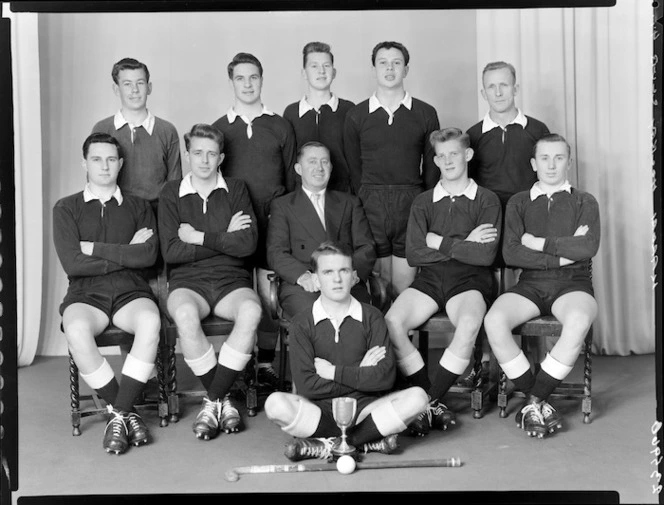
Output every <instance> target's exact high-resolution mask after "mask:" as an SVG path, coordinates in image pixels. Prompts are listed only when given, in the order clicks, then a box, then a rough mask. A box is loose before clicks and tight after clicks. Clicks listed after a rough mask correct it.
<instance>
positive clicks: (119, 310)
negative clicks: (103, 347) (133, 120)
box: [53, 133, 161, 454]
mask: <svg viewBox="0 0 664 505" xmlns="http://www.w3.org/2000/svg"><path fill="white" fill-rule="evenodd" d="M83 167H84V168H85V170H86V172H87V177H88V183H87V184H86V186H85V189H84V190H83V191H79V192H78V193H75V194H73V195H71V196H68V197H65V198H63V199H61V200H59V201H58V202H57V203H56V204H55V207H54V208H53V240H54V242H55V249H56V251H57V253H58V258H60V262H61V263H62V267H63V269H64V270H65V272H66V273H67V276H68V278H69V287H68V289H67V294H66V295H65V298H64V300H63V302H62V305H61V306H60V314H61V315H62V326H63V328H64V332H65V336H66V338H67V345H68V346H69V351H70V352H71V355H72V357H73V358H74V362H75V363H76V365H77V366H78V369H79V371H80V374H81V377H82V378H83V380H84V381H85V382H86V383H87V384H88V385H89V386H90V387H91V388H92V389H94V390H95V391H96V392H97V394H98V395H99V396H100V397H101V398H102V399H103V400H104V401H105V402H106V403H107V409H108V412H109V421H108V424H107V425H106V429H105V430H104V441H103V446H104V449H106V452H113V453H115V454H121V453H123V452H125V451H126V450H127V447H128V446H129V444H130V443H131V444H133V445H136V446H138V445H142V444H145V443H147V442H148V441H149V431H148V428H147V426H146V425H145V423H144V422H143V420H142V419H141V416H139V415H138V414H137V413H136V412H135V410H134V404H135V403H136V401H137V399H138V398H139V397H140V395H141V394H142V392H143V390H144V388H145V384H146V382H147V380H148V379H149V377H150V374H151V373H152V371H153V369H154V365H155V357H156V355H157V345H158V344H159V330H160V328H161V319H160V317H159V309H158V308H157V304H156V303H155V297H154V295H153V293H152V290H151V289H150V286H149V285H148V282H147V281H146V280H145V278H144V277H143V275H142V272H141V270H142V269H145V268H149V267H151V266H152V265H153V264H154V262H155V260H156V259H157V250H158V248H159V240H158V238H157V234H156V233H155V228H156V222H155V216H154V212H153V211H152V209H151V207H150V204H149V203H148V202H147V201H146V200H144V199H142V198H139V197H137V196H132V195H129V194H124V193H123V192H122V191H121V190H120V188H119V187H118V185H117V179H118V174H119V173H120V169H121V168H122V149H121V148H120V143H119V142H118V141H117V140H116V139H115V138H113V137H112V136H111V135H108V134H105V133H93V134H91V135H90V136H88V138H87V139H86V140H85V142H84V143H83ZM110 323H113V324H114V325H115V326H117V327H118V328H120V329H121V330H124V331H126V332H129V333H132V334H133V335H134V342H133V344H132V346H131V350H130V352H129V354H127V357H126V359H125V362H124V365H123V367H122V379H121V381H120V383H119V384H118V381H117V380H116V378H115V375H114V373H113V369H112V368H111V365H110V364H109V363H108V361H107V360H106V358H105V357H104V356H102V355H101V353H100V352H99V349H98V348H97V344H96V342H95V337H96V336H97V335H99V334H100V333H102V332H103V331H104V330H105V329H106V327H107V326H108V325H109V324H110Z"/></svg>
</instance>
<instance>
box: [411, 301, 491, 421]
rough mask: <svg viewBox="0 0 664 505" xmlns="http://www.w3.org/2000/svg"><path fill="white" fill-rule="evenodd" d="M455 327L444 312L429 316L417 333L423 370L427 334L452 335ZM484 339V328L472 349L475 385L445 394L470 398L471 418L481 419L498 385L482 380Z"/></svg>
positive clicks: (425, 362)
mask: <svg viewBox="0 0 664 505" xmlns="http://www.w3.org/2000/svg"><path fill="white" fill-rule="evenodd" d="M455 329H456V328H455V326H454V324H452V321H450V318H449V317H447V315H446V314H445V313H444V312H438V313H436V314H434V315H433V316H431V317H430V318H429V320H428V321H427V322H426V323H424V324H423V325H422V326H420V327H419V328H417V331H418V350H419V352H420V354H421V355H422V359H423V360H424V366H425V369H426V370H427V371H428V363H429V333H454V331H455ZM485 339H486V334H485V332H484V327H482V328H481V329H480V332H479V334H478V335H477V340H476V342H475V347H474V349H473V370H474V371H475V383H474V384H473V386H471V387H467V386H461V385H453V386H452V387H451V388H450V389H449V390H448V391H447V394H457V395H464V396H470V406H471V408H472V409H473V418H475V419H480V418H481V417H483V413H484V408H485V406H486V403H487V402H486V400H487V399H488V398H489V396H491V395H494V394H495V393H496V389H497V386H498V383H497V382H496V380H492V378H491V377H489V380H488V381H485V380H484V379H483V378H482V373H481V372H482V342H483V341H484V340H485Z"/></svg>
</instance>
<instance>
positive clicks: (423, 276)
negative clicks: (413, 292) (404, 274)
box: [410, 259, 494, 310]
mask: <svg viewBox="0 0 664 505" xmlns="http://www.w3.org/2000/svg"><path fill="white" fill-rule="evenodd" d="M493 282H494V278H493V274H492V273H491V270H490V269H489V268H488V267H482V266H475V265H467V264H465V263H461V262H460V261H457V260H453V259H452V260H449V261H444V262H442V263H439V264H438V265H434V266H428V267H422V268H421V269H420V270H419V271H418V272H417V274H416V275H415V280H414V281H413V283H412V284H411V285H410V287H411V288H413V289H417V290H418V291H421V292H422V293H424V294H425V295H428V296H429V297H431V298H432V299H433V300H434V301H435V302H436V304H438V308H439V309H440V310H444V309H445V305H446V304H447V302H448V301H449V300H450V298H452V297H454V296H455V295H458V294H459V293H464V292H466V291H472V290H476V291H479V292H480V294H481V295H482V296H483V297H484V301H485V302H486V304H487V307H488V306H489V304H490V303H491V299H492V296H493Z"/></svg>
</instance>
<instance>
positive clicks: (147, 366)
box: [113, 354, 154, 412]
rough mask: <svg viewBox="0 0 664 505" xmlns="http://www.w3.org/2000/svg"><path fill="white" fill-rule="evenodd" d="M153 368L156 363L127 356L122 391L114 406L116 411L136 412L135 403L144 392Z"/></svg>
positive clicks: (123, 370)
mask: <svg viewBox="0 0 664 505" xmlns="http://www.w3.org/2000/svg"><path fill="white" fill-rule="evenodd" d="M153 368H154V363H149V362H146V361H141V360H139V359H138V358H136V357H134V356H132V355H131V354H127V358H126V359H125V363H124V366H123V367H122V379H121V381H120V390H119V391H118V396H117V398H116V399H115V404H114V405H113V407H115V409H116V410H119V411H123V412H130V411H132V410H134V403H136V399H137V398H138V396H139V395H140V394H141V392H142V391H143V388H144V387H145V383H146V382H147V381H148V379H149V378H150V374H151V373H152V369H153Z"/></svg>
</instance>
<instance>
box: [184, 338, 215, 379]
mask: <svg viewBox="0 0 664 505" xmlns="http://www.w3.org/2000/svg"><path fill="white" fill-rule="evenodd" d="M184 362H185V363H186V364H187V365H189V368H191V371H192V372H194V375H195V376H196V377H201V376H202V375H205V374H206V373H208V372H209V371H210V370H212V369H213V368H215V367H216V366H217V357H216V356H215V355H214V347H212V345H210V347H209V348H208V350H207V351H206V352H205V354H203V356H201V357H199V358H194V359H187V358H185V359H184Z"/></svg>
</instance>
